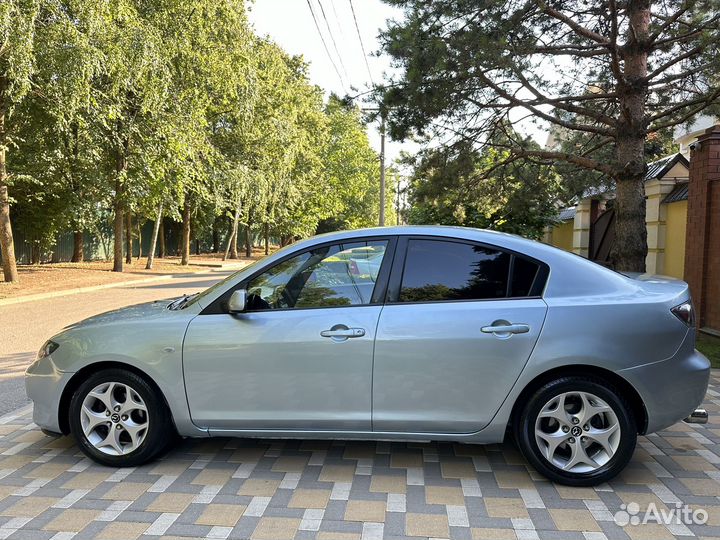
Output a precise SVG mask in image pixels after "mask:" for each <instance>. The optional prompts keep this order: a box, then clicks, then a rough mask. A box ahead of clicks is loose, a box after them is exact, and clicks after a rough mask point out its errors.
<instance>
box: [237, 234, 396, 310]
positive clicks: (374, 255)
mask: <svg viewBox="0 0 720 540" xmlns="http://www.w3.org/2000/svg"><path fill="white" fill-rule="evenodd" d="M386 247H387V242H386V241H371V242H354V243H347V244H335V245H332V246H324V247H322V248H318V249H314V250H312V251H307V252H305V253H302V254H300V255H297V256H295V257H292V258H290V259H287V260H286V261H283V262H281V263H278V264H276V265H275V266H273V267H272V268H271V269H270V270H267V271H266V272H264V273H262V274H260V275H259V276H257V277H256V278H254V279H253V280H252V281H251V282H250V283H249V284H248V286H247V290H248V301H247V304H248V309H249V310H251V311H255V310H263V309H287V308H308V307H331V306H354V305H361V304H369V303H370V299H371V297H372V293H373V289H374V288H375V281H376V280H377V276H378V272H379V271H380V264H381V263H382V260H383V258H384V256H385V248H386Z"/></svg>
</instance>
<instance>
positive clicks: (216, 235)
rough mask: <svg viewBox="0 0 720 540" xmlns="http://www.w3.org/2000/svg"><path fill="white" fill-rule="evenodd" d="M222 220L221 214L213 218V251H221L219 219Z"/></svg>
mask: <svg viewBox="0 0 720 540" xmlns="http://www.w3.org/2000/svg"><path fill="white" fill-rule="evenodd" d="M219 220H220V216H217V217H216V218H215V219H214V220H213V225H212V252H213V253H220V228H219V224H218V221H219Z"/></svg>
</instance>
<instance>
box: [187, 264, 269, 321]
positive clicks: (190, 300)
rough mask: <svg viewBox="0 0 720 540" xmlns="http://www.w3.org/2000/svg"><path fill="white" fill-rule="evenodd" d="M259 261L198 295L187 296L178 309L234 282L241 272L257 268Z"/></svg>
mask: <svg viewBox="0 0 720 540" xmlns="http://www.w3.org/2000/svg"><path fill="white" fill-rule="evenodd" d="M261 260H262V259H260V260H258V261H255V262H253V263H251V264H249V265H247V266H246V267H244V268H241V269H240V270H238V271H237V272H233V273H232V274H230V275H229V276H228V277H226V278H225V279H223V280H222V281H218V282H217V283H216V284H215V285H212V286H210V287H208V288H207V289H205V290H204V291H202V292H200V293H196V294H193V295H190V296H188V297H187V298H186V300H185V301H184V302H183V303H182V305H180V306H179V308H180V309H185V308H186V307H188V306H191V305H193V304H195V303H196V302H197V301H198V300H200V299H201V298H205V297H206V296H207V295H209V294H212V293H213V292H215V291H216V290H218V289H220V288H222V287H223V286H224V285H225V284H226V283H227V282H229V281H231V280H234V279H235V278H236V277H237V276H238V275H239V274H240V273H241V272H245V271H246V270H249V269H251V268H254V267H255V266H257V265H258V264H259V263H260V261H261Z"/></svg>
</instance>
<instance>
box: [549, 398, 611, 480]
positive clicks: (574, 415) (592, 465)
mask: <svg viewBox="0 0 720 540" xmlns="http://www.w3.org/2000/svg"><path fill="white" fill-rule="evenodd" d="M620 439H621V429H620V423H619V421H618V417H617V415H616V414H615V411H613V409H612V407H610V405H608V404H607V403H606V402H605V401H603V400H602V399H600V398H599V397H597V396H596V395H594V394H591V393H589V392H580V391H577V392H564V393H562V394H559V395H557V396H555V397H553V398H552V399H550V400H549V401H548V402H547V403H546V404H545V405H544V406H543V407H542V409H541V410H540V413H539V414H538V416H537V419H536V421H535V442H536V443H537V446H538V448H539V449H540V453H541V455H542V456H543V457H544V458H545V459H546V460H547V461H548V462H550V463H551V464H552V465H554V466H555V467H558V468H559V469H561V470H563V471H566V472H571V473H587V472H592V471H595V470H597V469H599V468H600V467H602V466H603V465H605V464H606V463H608V462H609V461H610V460H611V459H612V458H613V456H614V455H615V453H616V452H617V450H618V447H619V445H620Z"/></svg>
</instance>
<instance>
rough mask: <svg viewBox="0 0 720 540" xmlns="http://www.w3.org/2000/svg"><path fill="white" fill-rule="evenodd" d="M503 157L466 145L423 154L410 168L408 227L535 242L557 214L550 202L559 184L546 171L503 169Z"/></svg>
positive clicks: (519, 166) (522, 166)
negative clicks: (473, 230) (468, 230)
mask: <svg viewBox="0 0 720 540" xmlns="http://www.w3.org/2000/svg"><path fill="white" fill-rule="evenodd" d="M525 144H526V145H528V146H534V145H533V144H532V143H530V142H528V141H526V142H525ZM507 157H508V152H507V151H505V150H500V151H498V150H497V149H496V148H494V147H489V148H485V149H484V150H483V151H479V150H477V149H475V148H473V145H472V143H469V142H465V143H462V144H458V145H455V146H453V147H449V148H440V149H432V150H429V151H427V152H425V153H424V154H423V155H422V156H421V157H420V158H419V160H418V162H417V163H415V164H414V169H413V175H412V178H411V183H410V193H409V200H410V205H411V206H410V214H409V221H410V223H415V224H427V223H432V224H441V225H461V226H465V227H479V228H483V229H494V230H499V231H504V232H510V233H514V234H522V235H524V236H529V237H531V238H540V237H541V235H542V232H543V229H544V228H545V226H546V225H547V224H548V223H549V222H550V220H551V219H552V217H553V215H554V214H555V213H556V212H557V209H556V207H555V205H554V204H553V201H555V200H556V198H557V196H558V191H559V187H560V184H559V179H558V177H557V175H556V174H555V173H554V172H553V170H552V168H551V167H550V166H547V165H542V164H537V163H531V162H517V161H514V162H510V163H505V161H506V160H507ZM489 171H492V172H489Z"/></svg>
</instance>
